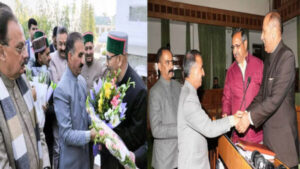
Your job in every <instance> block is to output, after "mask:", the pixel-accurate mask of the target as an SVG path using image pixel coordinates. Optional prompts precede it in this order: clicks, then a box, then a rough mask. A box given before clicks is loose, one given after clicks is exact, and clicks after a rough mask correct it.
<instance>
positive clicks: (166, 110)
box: [149, 47, 181, 169]
mask: <svg viewBox="0 0 300 169" xmlns="http://www.w3.org/2000/svg"><path fill="white" fill-rule="evenodd" d="M157 62H158V69H159V71H160V78H159V80H158V81H157V82H156V83H155V85H154V86H153V87H152V88H151V90H150V93H149V117H150V125H151V131H152V135H153V137H154V144H153V153H152V167H153V168H155V169H172V168H177V162H178V146H177V108H178V100H179V95H180V90H181V84H180V83H179V82H177V81H176V80H172V79H171V78H172V77H173V76H174V70H173V68H174V66H173V55H172V53H171V51H170V50H169V49H168V48H164V47H162V48H160V49H159V50H158V52H157Z"/></svg>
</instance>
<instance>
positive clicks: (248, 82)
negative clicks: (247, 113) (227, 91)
mask: <svg viewBox="0 0 300 169" xmlns="http://www.w3.org/2000/svg"><path fill="white" fill-rule="evenodd" d="M250 82H251V77H248V81H247V86H246V90H245V91H244V95H243V99H242V103H241V106H240V110H241V108H242V105H243V103H244V101H245V96H246V92H247V89H248V87H249V84H250Z"/></svg>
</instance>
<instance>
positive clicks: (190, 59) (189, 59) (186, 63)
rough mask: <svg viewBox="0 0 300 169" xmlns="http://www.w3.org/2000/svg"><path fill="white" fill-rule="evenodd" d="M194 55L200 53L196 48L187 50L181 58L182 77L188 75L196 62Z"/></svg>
mask: <svg viewBox="0 0 300 169" xmlns="http://www.w3.org/2000/svg"><path fill="white" fill-rule="evenodd" d="M196 55H199V56H201V53H200V52H199V51H198V50H195V49H193V50H190V51H188V52H187V53H186V55H185V57H184V58H183V71H184V77H188V76H189V75H190V71H191V68H192V66H193V65H194V64H195V63H196Z"/></svg>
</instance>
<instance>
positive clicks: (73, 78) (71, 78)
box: [66, 65, 78, 82]
mask: <svg viewBox="0 0 300 169" xmlns="http://www.w3.org/2000/svg"><path fill="white" fill-rule="evenodd" d="M66 76H67V77H68V78H69V79H70V80H72V81H75V82H77V81H78V79H77V77H76V76H75V75H74V74H73V73H72V71H71V69H70V68H69V65H68V66H67V69H66Z"/></svg>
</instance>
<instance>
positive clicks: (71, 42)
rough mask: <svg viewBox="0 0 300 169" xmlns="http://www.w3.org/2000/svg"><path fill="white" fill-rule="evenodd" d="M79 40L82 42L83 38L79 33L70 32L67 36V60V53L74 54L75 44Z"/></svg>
mask: <svg viewBox="0 0 300 169" xmlns="http://www.w3.org/2000/svg"><path fill="white" fill-rule="evenodd" d="M78 40H81V41H82V42H83V38H82V36H81V34H80V33H78V32H72V33H70V34H69V35H68V38H67V42H66V58H67V60H68V53H69V52H71V53H72V54H74V48H75V42H76V41H78Z"/></svg>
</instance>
